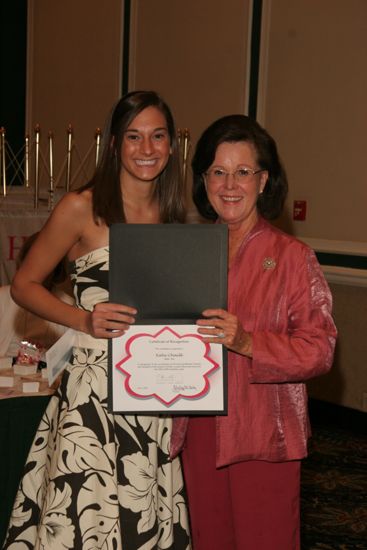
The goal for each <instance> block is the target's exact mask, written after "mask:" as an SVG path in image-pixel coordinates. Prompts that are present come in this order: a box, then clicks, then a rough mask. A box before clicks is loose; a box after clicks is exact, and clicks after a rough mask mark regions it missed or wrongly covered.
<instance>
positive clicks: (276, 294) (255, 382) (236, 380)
mask: <svg viewBox="0 0 367 550" xmlns="http://www.w3.org/2000/svg"><path fill="white" fill-rule="evenodd" d="M331 304H332V299H331V294H330V290H329V288H328V286H327V283H326V281H325V279H324V276H323V274H322V271H321V268H320V266H319V264H318V262H317V259H316V257H315V254H314V252H313V251H312V250H311V249H310V248H309V247H308V246H307V245H305V244H303V243H301V242H300V241H298V240H297V239H295V238H294V237H291V236H289V235H287V234H285V233H283V232H281V231H279V230H278V229H276V228H274V227H273V226H272V225H270V224H269V223H268V222H266V221H265V220H263V219H260V220H259V222H258V223H257V224H256V226H255V227H254V228H253V230H252V231H251V232H250V233H249V235H247V237H246V238H245V240H244V242H243V243H242V245H241V247H240V250H239V252H238V254H237V257H236V259H235V261H234V263H233V265H232V267H231V269H230V271H229V274H228V310H229V311H230V312H231V313H235V314H236V315H237V316H238V318H239V319H240V320H241V322H242V324H243V327H244V329H245V330H246V331H248V332H250V333H252V338H253V358H252V359H249V358H247V357H244V356H242V355H239V354H236V353H233V352H228V415H227V416H218V417H217V420H216V422H217V456H216V463H217V467H220V466H225V465H228V464H232V463H235V462H240V461H244V460H268V461H271V462H279V461H286V460H294V459H300V458H303V457H304V456H306V454H307V439H308V437H309V436H310V426H309V420H308V413H307V392H306V386H305V384H304V382H305V380H308V379H309V378H313V377H314V376H318V375H320V374H324V373H326V372H327V371H328V370H329V369H330V368H331V365H332V360H333V352H334V346H335V339H336V328H335V325H334V323H333V320H332V317H331ZM187 422H188V419H187V418H175V419H174V427H173V433H172V439H171V455H172V456H175V455H176V454H177V453H178V452H179V450H180V449H181V448H182V446H183V443H184V437H185V431H186V426H187Z"/></svg>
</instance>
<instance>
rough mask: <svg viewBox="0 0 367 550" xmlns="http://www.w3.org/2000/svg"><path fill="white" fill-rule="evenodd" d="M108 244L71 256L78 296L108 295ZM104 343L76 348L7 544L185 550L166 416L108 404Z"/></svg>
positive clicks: (88, 304)
mask: <svg viewBox="0 0 367 550" xmlns="http://www.w3.org/2000/svg"><path fill="white" fill-rule="evenodd" d="M108 259H109V254H108V248H99V249H97V250H94V251H92V252H90V253H89V254H86V255H84V256H82V257H81V258H78V259H77V260H76V261H75V262H74V263H73V273H72V278H73V280H74V285H75V286H74V288H75V298H76V302H77V304H78V306H79V307H81V308H84V309H88V310H91V309H92V308H93V306H94V305H95V304H96V303H98V302H104V301H107V300H108ZM106 407H107V343H106V341H105V340H96V339H93V338H91V337H89V336H87V335H85V337H84V338H83V336H81V338H80V342H78V346H77V347H74V349H73V355H72V359H71V361H70V364H69V365H68V366H67V368H66V370H65V371H64V374H63V378H62V382H61V385H60V387H59V390H58V392H57V393H56V394H55V395H54V396H53V397H52V398H51V400H50V402H49V405H48V407H47V409H46V411H45V413H44V415H43V418H42V420H41V424H40V426H39V429H38V432H37V434H36V437H35V439H34V442H33V445H32V447H31V450H30V454H29V456H28V460H27V463H26V466H25V474H24V477H23V479H22V481H21V484H20V488H19V490H18V494H17V496H16V501H15V504H14V509H13V513H12V517H11V521H10V526H9V530H8V535H7V540H6V542H5V546H4V548H7V549H9V550H23V549H24V550H26V549H31V548H32V549H33V548H36V549H42V550H65V549H69V548H72V549H83V550H92V549H93V550H94V549H103V550H109V549H113V550H138V549H140V550H149V549H171V550H172V549H175V550H180V549H184V550H186V549H189V548H190V539H189V527H188V513H187V508H186V502H185V496H184V491H183V481H182V472H181V466H180V463H179V461H178V459H174V460H173V461H171V460H170V459H169V456H168V450H169V441H170V434H171V426H172V420H171V418H168V417H167V418H166V417H158V416H137V415H130V416H124V415H120V414H115V415H113V414H110V413H108V412H107V408H106Z"/></svg>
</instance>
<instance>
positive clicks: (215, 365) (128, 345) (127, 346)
mask: <svg viewBox="0 0 367 550" xmlns="http://www.w3.org/2000/svg"><path fill="white" fill-rule="evenodd" d="M165 331H169V332H170V333H171V334H173V335H174V336H175V337H176V338H178V339H180V340H182V339H183V338H197V339H198V340H201V342H202V343H203V344H204V346H205V353H204V355H203V357H204V359H205V360H206V361H208V362H209V363H211V367H210V368H209V370H207V371H206V372H205V373H204V374H203V375H202V376H203V378H204V379H205V386H204V388H203V389H202V390H201V391H200V392H199V393H197V394H194V395H189V396H187V395H185V394H183V393H178V394H177V395H176V396H175V397H174V398H173V399H171V400H170V401H166V400H165V399H163V398H162V397H161V396H160V395H158V394H156V393H151V394H144V395H143V394H138V393H136V392H134V391H133V390H132V389H131V387H130V378H131V376H132V375H131V374H130V373H129V372H128V371H126V370H125V369H124V368H122V366H121V365H122V364H123V363H125V362H126V361H128V360H129V359H130V358H131V357H132V354H131V353H130V348H131V345H132V343H133V342H134V341H135V340H136V339H137V338H141V337H147V336H148V337H150V338H157V337H158V336H159V335H161V334H162V332H165ZM125 351H126V354H127V355H126V357H124V359H122V360H121V361H119V362H118V363H116V364H115V368H117V369H118V370H119V371H120V372H122V373H123V374H124V375H125V376H126V379H125V384H124V385H125V389H126V391H127V393H128V394H130V395H132V396H133V397H137V398H139V399H148V398H151V397H155V398H156V399H158V400H159V401H160V402H161V403H163V404H164V405H166V406H170V405H172V403H174V402H175V401H177V400H178V399H181V398H184V399H196V398H198V397H201V396H203V395H205V394H206V393H207V392H208V390H209V387H210V383H209V380H208V376H209V375H210V374H211V373H212V372H213V371H215V370H217V369H218V368H219V364H218V363H217V362H216V361H213V359H211V358H210V357H209V352H210V344H208V343H207V342H203V341H202V338H201V336H200V335H198V334H184V335H182V336H180V335H179V334H177V333H176V332H175V331H174V330H172V329H171V328H170V327H167V326H165V327H163V328H162V329H160V330H159V331H158V332H157V333H156V334H149V333H147V332H145V333H144V332H142V333H140V334H135V335H134V336H131V338H129V339H128V340H127V342H126V344H125Z"/></svg>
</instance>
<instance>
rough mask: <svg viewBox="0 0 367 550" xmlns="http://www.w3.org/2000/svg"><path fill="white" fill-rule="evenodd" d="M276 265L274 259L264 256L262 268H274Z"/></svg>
mask: <svg viewBox="0 0 367 550" xmlns="http://www.w3.org/2000/svg"><path fill="white" fill-rule="evenodd" d="M276 265H277V263H276V261H275V260H273V258H265V260H264V261H263V268H264V269H274V267H275V266H276Z"/></svg>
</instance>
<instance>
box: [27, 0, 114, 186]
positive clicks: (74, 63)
mask: <svg viewBox="0 0 367 550" xmlns="http://www.w3.org/2000/svg"><path fill="white" fill-rule="evenodd" d="M28 6H29V7H28V10H29V15H28V16H29V23H28V42H29V47H28V84H27V129H28V132H30V134H31V135H33V130H34V126H35V124H37V123H39V124H40V126H41V140H42V148H43V150H44V155H45V156H47V134H48V131H49V130H52V131H53V132H54V134H55V138H54V140H55V146H54V149H55V167H54V170H55V175H56V174H58V173H59V171H60V170H61V166H62V162H63V160H64V157H65V155H66V143H67V135H66V129H67V127H68V125H69V123H71V124H72V126H73V128H74V135H75V142H76V144H77V147H78V152H79V154H80V157H81V158H84V156H85V154H86V152H87V150H88V148H89V147H90V145H91V144H92V143H93V141H94V135H95V130H96V128H97V126H102V125H103V124H104V120H105V118H106V116H107V113H108V110H109V109H110V107H111V105H112V103H113V102H114V101H115V100H116V99H117V98H118V97H119V96H120V90H121V67H122V31H121V29H122V21H123V2H122V1H121V0H108V2H100V1H99V0H63V1H62V2H55V1H50V0H29V2H28ZM73 163H74V169H76V165H78V155H77V154H76V153H75V155H74V157H73ZM82 179H83V178H82Z"/></svg>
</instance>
